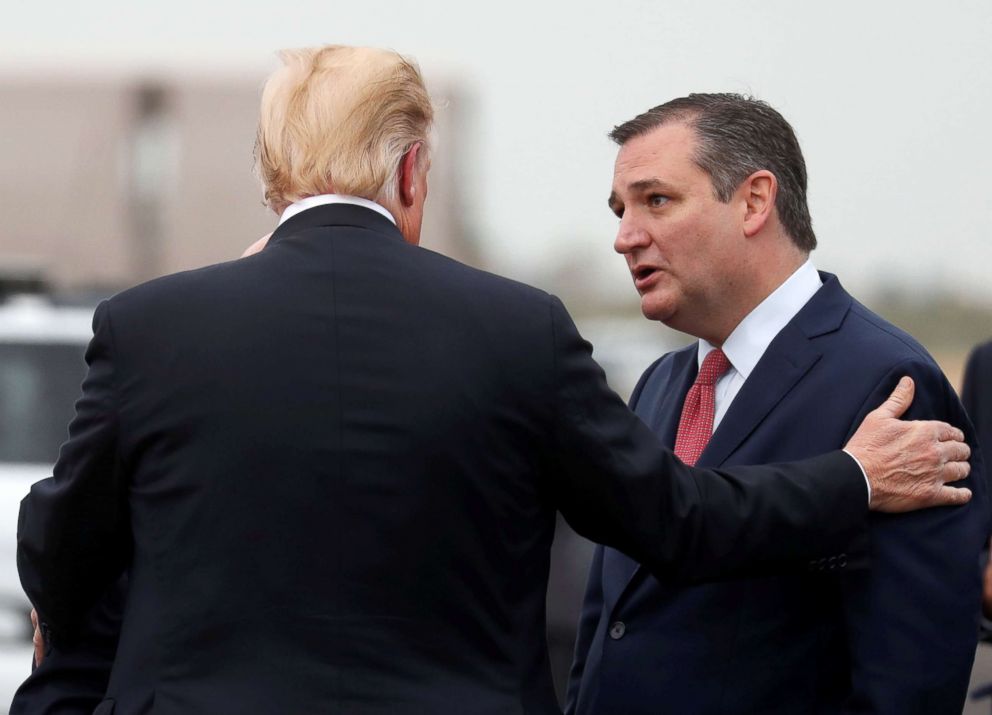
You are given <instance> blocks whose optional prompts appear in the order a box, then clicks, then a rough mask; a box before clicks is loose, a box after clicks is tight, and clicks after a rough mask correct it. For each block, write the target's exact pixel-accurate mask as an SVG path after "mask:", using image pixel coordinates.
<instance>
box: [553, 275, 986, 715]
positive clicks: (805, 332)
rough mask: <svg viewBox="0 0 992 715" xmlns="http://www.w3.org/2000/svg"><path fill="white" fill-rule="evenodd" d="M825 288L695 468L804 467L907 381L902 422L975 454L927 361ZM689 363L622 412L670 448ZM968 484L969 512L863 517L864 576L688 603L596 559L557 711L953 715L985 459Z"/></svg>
mask: <svg viewBox="0 0 992 715" xmlns="http://www.w3.org/2000/svg"><path fill="white" fill-rule="evenodd" d="M822 277H823V278H824V285H823V287H822V288H821V289H820V290H819V291H818V292H817V293H816V294H815V295H814V296H813V298H812V299H811V300H810V301H809V302H808V303H807V304H806V306H805V307H804V308H803V309H802V310H801V311H800V313H799V314H798V315H797V316H796V317H795V318H794V319H793V320H792V321H791V322H790V323H789V324H788V325H787V326H786V327H785V328H784V329H783V330H782V331H781V332H780V333H779V334H778V336H777V337H776V338H775V339H774V340H773V341H772V343H771V344H770V345H769V347H768V350H767V351H766V352H765V354H764V356H763V357H762V358H761V360H760V361H759V363H758V364H757V366H756V367H755V369H754V371H753V372H752V373H751V374H750V376H749V377H748V378H747V381H746V382H745V383H744V385H743V387H742V388H741V390H740V392H739V393H738V395H737V396H736V398H735V400H734V401H733V403H732V404H731V406H730V409H729V410H728V412H727V413H726V415H725V417H724V419H723V420H722V422H721V423H720V424H719V426H718V427H717V429H716V431H715V432H714V434H713V437H712V440H711V442H710V444H709V445H708V446H707V448H706V450H705V451H704V452H703V454H702V456H701V458H700V460H699V462H698V464H699V465H700V466H706V467H718V466H721V467H729V466H730V465H736V464H754V463H761V462H767V461H773V460H789V459H798V458H801V457H803V456H806V455H810V454H817V453H820V452H823V451H824V450H827V449H830V448H832V447H837V446H838V445H842V444H844V443H845V441H846V440H847V438H848V436H849V435H850V434H851V433H852V432H853V430H854V429H855V428H856V427H857V426H858V424H859V423H860V422H861V420H862V418H863V417H864V415H865V413H866V412H867V411H869V410H871V409H873V408H874V407H876V406H877V405H878V404H879V403H881V402H882V401H883V400H884V399H885V397H886V396H887V395H888V393H889V391H890V390H891V389H892V388H893V387H894V386H895V384H896V382H897V381H898V379H899V378H900V377H901V376H902V375H906V374H908V375H910V376H912V377H913V378H914V380H915V381H916V397H915V399H914V402H913V405H912V407H911V408H910V412H909V417H910V418H917V419H920V418H928V419H942V420H946V421H948V422H951V423H953V424H956V425H959V426H960V427H962V428H963V429H964V430H965V431H966V434H967V436H968V440H969V442H970V443H971V444H972V446H974V432H973V431H972V429H971V427H970V425H969V423H968V420H967V418H966V417H965V415H964V412H963V410H962V408H961V405H960V403H959V402H958V400H957V397H956V396H955V394H954V391H953V389H952V388H951V386H950V385H949V384H948V383H947V381H946V380H945V379H944V377H943V375H942V373H941V371H940V369H939V368H938V367H937V365H936V364H935V363H934V362H933V360H932V359H931V358H930V356H929V355H928V354H927V353H926V352H925V351H924V349H923V348H922V347H921V346H920V345H919V344H918V343H917V342H916V341H914V340H913V339H912V338H911V337H909V336H908V335H906V334H905V333H903V332H902V331H900V330H899V329H897V328H895V327H893V326H892V325H890V324H888V323H886V322H885V321H883V320H882V319H881V318H879V317H878V316H876V315H874V314H873V313H871V312H870V311H868V310H867V309H866V308H865V307H864V306H862V305H860V304H859V303H857V302H856V301H854V300H853V299H852V298H851V297H850V296H849V295H848V294H847V293H846V292H845V291H844V290H843V288H841V286H840V283H839V282H838V281H837V278H836V277H834V276H830V275H827V274H823V276H822ZM696 354H697V351H696V346H695V345H693V346H691V347H689V348H686V349H683V350H681V351H678V352H675V353H670V354H668V355H666V356H664V357H663V358H661V359H660V360H658V361H657V362H656V363H655V364H654V365H652V366H651V367H650V368H649V369H648V371H647V372H646V373H645V374H644V376H643V377H642V379H641V381H640V383H639V385H638V387H637V389H636V391H635V393H634V396H633V398H632V404H633V406H634V409H635V411H636V412H637V414H639V415H640V416H641V417H642V418H644V420H645V421H646V422H647V423H648V424H649V425H650V426H651V427H652V428H653V429H654V430H655V433H656V434H657V435H659V437H661V438H662V439H663V440H664V441H665V443H666V444H674V441H675V433H676V429H677V426H678V421H679V416H680V414H681V410H682V403H683V400H684V397H685V394H686V392H687V391H688V389H689V387H690V385H691V384H692V382H693V380H694V379H695V376H696V372H697V357H696ZM972 470H973V471H972V476H971V477H970V478H969V479H968V480H967V482H966V483H967V485H968V486H969V487H970V488H971V489H973V490H974V498H973V500H972V502H971V503H970V504H969V505H968V506H967V507H965V508H962V509H954V508H941V509H936V510H930V511H924V512H916V513H912V514H907V515H896V516H893V515H885V514H881V515H876V516H873V517H872V523H871V528H870V532H869V533H870V543H871V547H870V549H871V564H870V568H866V569H862V568H852V564H851V563H850V562H849V560H848V559H845V558H836V559H835V558H828V559H827V560H826V562H825V563H822V564H821V565H820V568H818V569H816V570H815V571H812V572H810V573H808V574H801V575H791V576H781V577H772V578H760V579H748V580H739V581H733V582H727V583H721V584H712V585H703V586H696V587H691V588H680V587H678V586H677V585H675V584H673V583H671V581H670V580H668V579H666V578H664V577H662V578H654V577H653V576H652V575H651V574H649V573H647V572H646V571H645V570H644V569H643V568H640V567H639V566H638V564H637V562H636V561H635V560H632V559H630V558H629V557H627V556H625V555H623V554H622V553H620V552H618V551H616V550H614V549H611V548H602V547H600V548H598V549H597V552H596V554H595V557H594V560H593V564H592V568H591V572H590V576H589V586H588V592H587V594H586V601H585V605H584V608H583V616H582V620H581V625H580V631H579V637H578V644H577V647H576V659H575V663H574V666H573V673H572V679H571V683H570V687H569V703H568V708H567V711H568V712H569V713H577V714H580V715H590V714H592V713H595V714H596V715H640V714H645V715H646V714H647V713H651V715H657V714H658V713H673V714H675V713H677V714H678V715H734V714H737V713H740V714H742V715H743V714H744V713H749V714H758V713H760V714H761V715H769V714H772V713H781V714H782V715H797V714H799V713H804V714H805V713H892V714H893V715H894V714H896V713H898V714H899V715H907V714H911V713H919V714H920V715H940V714H941V713H946V714H947V715H950V714H951V713H954V714H955V715H959V714H960V712H961V709H962V706H963V702H964V697H965V693H966V689H967V685H968V677H969V673H970V670H971V664H972V659H973V657H974V654H975V642H976V628H977V620H978V599H979V572H978V553H979V550H980V548H981V546H982V541H983V537H984V534H985V533H986V528H987V527H986V525H987V522H988V505H987V495H986V489H985V482H984V480H983V479H982V478H981V476H980V475H981V464H980V457H979V456H978V452H977V450H976V451H975V453H974V456H973V459H972ZM755 528H756V529H760V528H761V526H760V525H757V524H756V525H755ZM621 623H622V624H623V625H622V626H620V625H617V624H621Z"/></svg>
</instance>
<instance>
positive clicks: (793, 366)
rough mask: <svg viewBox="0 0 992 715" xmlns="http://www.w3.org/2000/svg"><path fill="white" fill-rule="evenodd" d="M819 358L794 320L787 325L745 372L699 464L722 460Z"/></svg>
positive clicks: (702, 465)
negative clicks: (741, 383)
mask: <svg viewBox="0 0 992 715" xmlns="http://www.w3.org/2000/svg"><path fill="white" fill-rule="evenodd" d="M819 359H820V353H819V352H818V351H817V350H815V349H814V348H813V347H812V345H810V342H809V338H807V337H806V336H805V335H804V334H803V332H802V331H801V330H800V329H799V328H798V326H797V325H796V324H795V322H794V321H793V322H791V323H789V324H788V325H786V326H785V327H784V328H783V329H782V331H781V332H780V333H779V334H778V335H777V336H776V337H775V339H774V340H772V342H771V344H770V345H769V346H768V349H767V350H766V351H765V354H764V355H762V357H761V360H759V361H758V364H757V365H755V366H754V370H752V371H751V374H750V375H748V378H747V380H746V381H745V382H744V385H743V386H742V387H741V389H740V392H738V393H737V396H736V397H735V398H734V401H733V403H732V404H731V405H730V409H728V410H727V414H725V415H724V417H723V420H721V422H720V425H719V427H717V429H716V432H714V433H713V437H712V438H711V439H710V441H709V444H707V445H706V449H705V450H703V453H702V455H700V458H699V462H698V466H700V467H716V466H719V465H721V464H723V462H724V461H725V460H726V459H727V458H728V457H729V456H730V455H731V454H732V453H733V451H734V450H735V449H737V447H739V446H740V445H741V443H742V442H743V441H744V440H746V439H747V437H748V435H750V434H751V433H752V432H753V431H754V430H755V429H756V428H757V427H758V425H760V424H761V422H762V420H764V419H765V417H767V416H768V413H769V412H771V411H772V410H773V409H774V408H775V405H777V404H778V403H779V402H781V401H782V398H784V397H785V396H786V395H787V394H789V391H790V390H792V388H794V387H795V386H796V385H797V384H798V383H799V381H800V380H801V379H802V378H803V376H804V375H805V374H806V373H807V372H809V370H810V368H812V367H813V365H815V364H816V361H817V360H819Z"/></svg>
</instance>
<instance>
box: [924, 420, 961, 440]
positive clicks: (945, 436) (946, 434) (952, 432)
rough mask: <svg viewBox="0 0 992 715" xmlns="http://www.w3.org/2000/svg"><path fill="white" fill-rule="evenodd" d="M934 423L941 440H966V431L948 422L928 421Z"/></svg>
mask: <svg viewBox="0 0 992 715" xmlns="http://www.w3.org/2000/svg"><path fill="white" fill-rule="evenodd" d="M926 424H927V425H932V426H933V430H934V432H935V433H936V435H937V441H939V442H964V432H962V431H961V430H959V429H958V428H957V427H955V426H953V425H949V424H947V423H946V422H927V423H926Z"/></svg>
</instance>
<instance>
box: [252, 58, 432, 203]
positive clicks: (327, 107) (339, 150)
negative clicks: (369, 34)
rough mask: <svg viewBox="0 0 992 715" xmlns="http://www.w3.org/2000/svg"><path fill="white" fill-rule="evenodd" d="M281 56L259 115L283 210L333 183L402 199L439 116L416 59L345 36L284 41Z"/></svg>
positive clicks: (267, 185) (333, 189)
mask: <svg viewBox="0 0 992 715" xmlns="http://www.w3.org/2000/svg"><path fill="white" fill-rule="evenodd" d="M280 58H281V59H282V61H283V66H282V67H281V68H280V69H278V70H277V71H276V72H275V73H273V75H272V76H271V77H270V78H269V80H268V82H267V83H266V85H265V89H264V90H263V93H262V107H261V114H260V117H259V123H258V139H257V144H256V170H257V172H258V175H259V178H261V180H262V186H263V189H264V192H265V202H266V204H267V205H268V206H269V207H270V208H271V209H272V210H273V211H275V212H277V213H278V212H281V211H282V210H283V209H284V208H285V207H286V206H288V205H289V204H291V203H293V202H294V201H298V200H299V199H302V198H305V197H307V196H316V195H318V194H325V193H338V194H349V195H352V196H360V197H362V198H366V199H370V200H373V201H379V202H380V203H381V202H383V201H389V200H391V199H394V198H395V197H394V196H393V194H394V193H395V191H396V184H395V182H394V181H392V179H393V178H394V177H395V175H396V171H397V168H398V167H399V164H400V160H401V158H402V157H403V154H404V153H405V152H406V151H407V150H408V149H409V148H410V147H411V146H412V145H413V144H415V143H416V142H424V143H426V142H427V139H428V136H429V134H430V130H431V125H432V123H433V120H434V110H433V107H432V105H431V101H430V97H429V95H428V94H427V89H426V88H425V86H424V81H423V78H422V77H421V75H420V70H419V69H418V68H417V66H416V65H415V64H414V63H413V62H411V61H409V60H407V59H405V58H404V57H402V56H401V55H399V54H397V53H395V52H392V51H389V50H379V49H373V48H366V47H345V46H342V45H327V46H324V47H312V48H304V49H297V50H284V51H283V52H281V53H280ZM426 155H427V152H421V156H424V157H425V156H426Z"/></svg>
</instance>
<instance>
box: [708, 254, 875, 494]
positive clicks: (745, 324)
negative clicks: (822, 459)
mask: <svg viewBox="0 0 992 715" xmlns="http://www.w3.org/2000/svg"><path fill="white" fill-rule="evenodd" d="M822 285H823V281H821V280H820V274H819V273H817V271H816V268H815V267H814V266H813V262H812V261H810V260H807V261H806V262H805V263H804V264H803V265H801V266H800V267H799V268H798V269H796V272H795V273H793V274H792V275H791V276H789V278H788V279H787V280H786V281H785V282H784V283H783V284H782V285H780V286H779V287H778V288H776V289H775V290H774V291H773V292H772V294H771V295H769V296H768V297H767V298H765V299H764V300H763V301H761V302H760V303H759V304H758V305H757V307H755V309H754V310H752V311H751V312H750V313H748V314H747V315H746V316H745V317H744V319H743V320H742V321H741V322H740V323H738V324H737V327H736V328H734V332H732V333H731V334H730V336H729V337H728V338H727V340H726V341H725V342H724V343H723V353H724V355H726V356H727V360H729V361H730V369H729V370H727V372H725V373H724V374H723V376H722V377H721V378H720V379H719V380H717V382H716V385H714V393H715V395H714V398H715V401H716V404H715V407H716V410H715V412H714V415H713V431H714V432H716V428H717V426H719V424H720V421H721V420H722V419H723V417H724V415H726V414H727V410H728V409H730V405H731V403H732V402H733V401H734V398H735V397H737V393H738V392H740V390H741V387H743V386H744V381H745V380H747V378H748V376H749V375H750V374H751V371H752V370H754V367H755V365H757V364H758V361H759V360H761V356H762V355H764V354H765V351H766V350H767V349H768V346H769V345H771V342H772V340H774V339H775V336H776V335H778V334H779V332H781V330H782V328H784V327H785V326H786V325H787V324H788V322H789V321H790V320H792V319H793V318H794V317H796V314H797V313H798V312H799V311H800V310H802V308H803V306H804V305H806V303H808V302H809V299H810V298H812V297H813V295H814V294H815V293H816V292H817V291H818V290H820V287H821V286H822ZM714 349H715V346H714V345H712V344H710V343H709V342H707V341H706V340H702V339H700V341H699V349H698V351H697V353H698V354H697V359H698V361H699V366H700V367H702V365H703V360H704V359H705V358H706V356H707V354H709V352H710V351H711V350H714ZM844 451H845V452H847V450H844ZM847 454H848V455H850V457H851V459H853V460H854V461H855V462H857V463H858V467H860V468H861V473H862V474H863V475H864V477H865V485H866V486H867V487H868V502H869V503H871V482H869V481H868V475H867V474H866V473H865V469H864V467H863V466H861V462H858V459H857V457H855V456H854V455H853V454H851V453H850V452H847Z"/></svg>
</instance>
